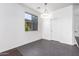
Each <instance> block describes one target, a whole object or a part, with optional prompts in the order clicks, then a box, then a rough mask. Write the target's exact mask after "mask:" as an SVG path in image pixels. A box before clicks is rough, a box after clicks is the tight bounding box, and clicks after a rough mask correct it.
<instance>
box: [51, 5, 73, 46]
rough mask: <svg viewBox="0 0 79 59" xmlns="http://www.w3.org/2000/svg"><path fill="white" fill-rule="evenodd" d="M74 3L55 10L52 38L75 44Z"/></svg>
mask: <svg viewBox="0 0 79 59" xmlns="http://www.w3.org/2000/svg"><path fill="white" fill-rule="evenodd" d="M72 16H73V10H72V5H71V6H68V7H65V8H62V9H59V10H57V11H55V12H54V17H55V18H54V19H52V31H53V32H52V40H56V41H59V42H61V43H66V44H70V45H73V43H72Z"/></svg>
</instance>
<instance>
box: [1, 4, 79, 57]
mask: <svg viewBox="0 0 79 59" xmlns="http://www.w3.org/2000/svg"><path fill="white" fill-rule="evenodd" d="M0 56H79V3H0Z"/></svg>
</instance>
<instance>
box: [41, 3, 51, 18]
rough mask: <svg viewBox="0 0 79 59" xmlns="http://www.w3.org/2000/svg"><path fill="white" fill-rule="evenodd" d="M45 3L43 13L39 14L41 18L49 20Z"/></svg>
mask: <svg viewBox="0 0 79 59" xmlns="http://www.w3.org/2000/svg"><path fill="white" fill-rule="evenodd" d="M47 5H48V4H47V3H44V7H45V9H44V12H43V13H42V14H41V18H50V14H49V13H48V9H47V7H48V6H47Z"/></svg>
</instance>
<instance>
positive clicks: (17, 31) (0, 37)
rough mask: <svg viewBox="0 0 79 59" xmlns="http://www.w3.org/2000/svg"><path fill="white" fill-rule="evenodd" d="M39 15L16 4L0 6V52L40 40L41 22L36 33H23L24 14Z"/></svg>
mask: <svg viewBox="0 0 79 59" xmlns="http://www.w3.org/2000/svg"><path fill="white" fill-rule="evenodd" d="M25 11H27V12H30V13H34V14H35V15H38V16H39V14H38V13H37V12H35V11H33V10H30V9H29V8H27V7H26V8H23V7H21V6H20V5H18V4H14V3H13V4H11V3H10V4H8V3H4V4H3V3H2V4H0V52H3V51H5V50H8V49H12V48H15V47H18V46H21V45H24V44H27V43H30V42H32V41H36V40H39V39H41V21H40V19H39V20H38V24H39V26H38V28H39V29H38V31H30V32H25V31H24V23H25V22H24V12H25Z"/></svg>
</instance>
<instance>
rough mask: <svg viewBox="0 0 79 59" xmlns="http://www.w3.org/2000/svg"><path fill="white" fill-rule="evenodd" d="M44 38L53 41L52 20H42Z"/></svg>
mask: <svg viewBox="0 0 79 59" xmlns="http://www.w3.org/2000/svg"><path fill="white" fill-rule="evenodd" d="M42 22H43V23H42V38H43V39H47V40H51V33H50V30H51V29H50V19H49V18H48V19H42Z"/></svg>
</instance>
